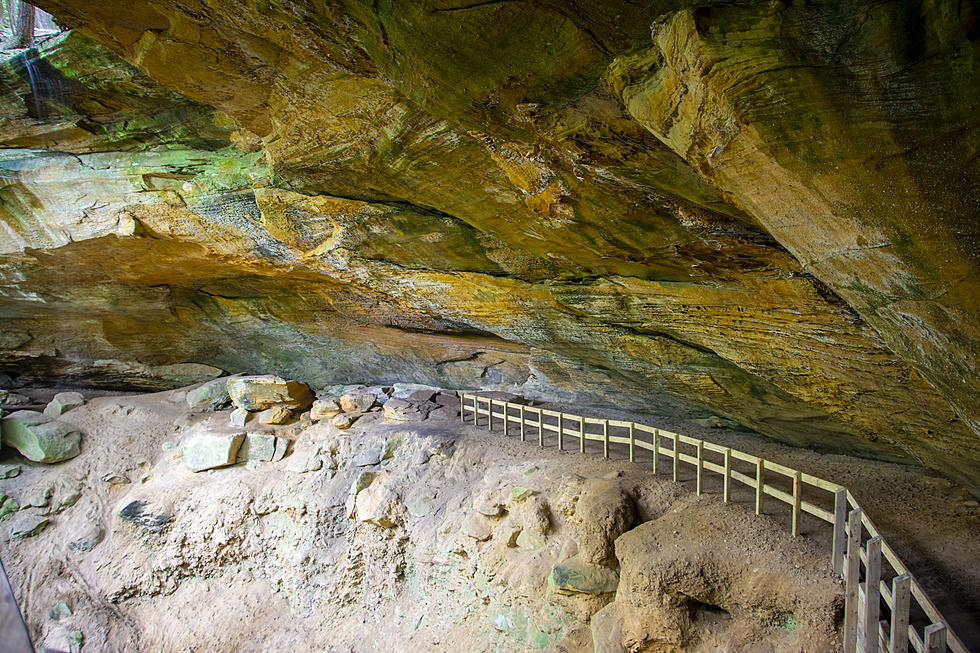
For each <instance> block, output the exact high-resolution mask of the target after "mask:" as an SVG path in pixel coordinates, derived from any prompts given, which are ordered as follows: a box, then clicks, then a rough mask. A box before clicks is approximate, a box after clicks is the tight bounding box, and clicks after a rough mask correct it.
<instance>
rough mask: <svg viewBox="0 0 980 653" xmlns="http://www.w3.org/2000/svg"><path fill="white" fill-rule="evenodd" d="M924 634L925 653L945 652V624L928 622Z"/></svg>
mask: <svg viewBox="0 0 980 653" xmlns="http://www.w3.org/2000/svg"><path fill="white" fill-rule="evenodd" d="M924 635H925V637H924V639H923V643H924V644H925V653H946V624H944V623H943V622H941V621H940V622H939V623H937V624H929V625H928V626H926V629H925V632H924Z"/></svg>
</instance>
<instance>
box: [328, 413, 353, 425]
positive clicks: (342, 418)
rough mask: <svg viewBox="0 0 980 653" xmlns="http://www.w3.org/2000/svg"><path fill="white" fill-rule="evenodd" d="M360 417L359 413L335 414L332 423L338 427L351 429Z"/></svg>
mask: <svg viewBox="0 0 980 653" xmlns="http://www.w3.org/2000/svg"><path fill="white" fill-rule="evenodd" d="M358 417H360V415H359V414H357V413H340V414H339V415H334V417H333V419H332V420H330V423H331V424H333V425H334V426H336V427H337V428H338V429H349V428H350V427H351V426H353V425H354V422H356V421H357V418H358Z"/></svg>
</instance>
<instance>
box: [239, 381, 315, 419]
mask: <svg viewBox="0 0 980 653" xmlns="http://www.w3.org/2000/svg"><path fill="white" fill-rule="evenodd" d="M228 394H229V395H230V396H231V400H232V402H233V403H234V404H235V405H236V406H237V407H239V408H244V409H245V410H250V411H258V410H265V409H266V408H272V407H273V406H281V407H283V408H289V409H291V410H305V409H306V408H309V407H310V405H311V404H312V403H313V399H314V396H313V392H312V391H311V390H310V387H309V386H308V385H306V384H305V383H300V382H298V381H287V380H286V379H283V378H281V377H278V376H272V375H264V376H243V377H239V378H235V379H229V380H228Z"/></svg>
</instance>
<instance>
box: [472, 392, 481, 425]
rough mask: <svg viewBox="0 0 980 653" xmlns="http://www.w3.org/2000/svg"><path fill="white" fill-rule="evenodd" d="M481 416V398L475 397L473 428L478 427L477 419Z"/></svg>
mask: <svg viewBox="0 0 980 653" xmlns="http://www.w3.org/2000/svg"><path fill="white" fill-rule="evenodd" d="M479 416H480V398H479V397H477V396H476V395H473V426H476V423H477V418H479Z"/></svg>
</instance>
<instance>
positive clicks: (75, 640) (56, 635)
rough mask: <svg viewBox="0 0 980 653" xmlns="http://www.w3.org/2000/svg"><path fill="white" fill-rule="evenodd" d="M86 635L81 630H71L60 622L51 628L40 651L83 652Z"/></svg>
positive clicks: (51, 652)
mask: <svg viewBox="0 0 980 653" xmlns="http://www.w3.org/2000/svg"><path fill="white" fill-rule="evenodd" d="M84 641H85V637H84V636H83V635H82V631H80V630H69V629H68V628H66V627H64V626H62V625H60V624H58V625H55V626H54V627H53V628H51V629H50V630H49V631H48V633H47V634H46V635H45V637H44V641H43V642H42V644H41V647H40V648H39V649H38V650H39V651H40V653H81V650H82V643H83V642H84Z"/></svg>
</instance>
